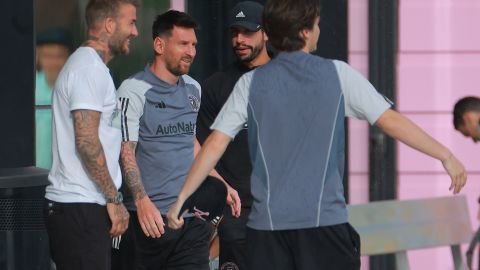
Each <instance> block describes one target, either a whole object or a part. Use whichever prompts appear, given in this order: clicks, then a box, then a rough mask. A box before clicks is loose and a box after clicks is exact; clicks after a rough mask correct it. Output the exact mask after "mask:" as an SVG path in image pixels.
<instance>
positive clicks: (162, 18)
mask: <svg viewBox="0 0 480 270" xmlns="http://www.w3.org/2000/svg"><path fill="white" fill-rule="evenodd" d="M173 26H180V27H185V28H193V29H195V30H196V29H197V28H198V25H197V22H195V20H194V19H193V18H192V17H191V16H190V15H188V14H187V13H185V12H181V11H178V10H169V11H167V12H165V13H163V14H160V15H158V16H157V18H156V19H155V21H154V22H153V26H152V38H153V39H155V38H156V37H160V36H164V37H170V36H171V35H172V29H173Z"/></svg>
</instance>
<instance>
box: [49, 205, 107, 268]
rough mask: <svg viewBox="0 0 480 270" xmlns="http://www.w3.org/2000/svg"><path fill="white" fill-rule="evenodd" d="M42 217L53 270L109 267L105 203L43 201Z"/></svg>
mask: <svg viewBox="0 0 480 270" xmlns="http://www.w3.org/2000/svg"><path fill="white" fill-rule="evenodd" d="M44 218H45V225H46V227H47V233H48V239H49V241H50V254H51V256H52V259H53V261H54V262H55V264H56V266H57V270H110V246H111V238H110V235H109V231H110V227H111V222H110V218H109V217H108V213H107V208H106V207H105V206H102V205H99V204H95V203H58V202H53V201H50V200H46V201H45V205H44Z"/></svg>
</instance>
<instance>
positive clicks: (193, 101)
mask: <svg viewBox="0 0 480 270" xmlns="http://www.w3.org/2000/svg"><path fill="white" fill-rule="evenodd" d="M188 101H189V102H190V105H191V106H192V110H194V111H196V112H198V110H199V109H200V101H198V98H197V97H196V96H194V95H188Z"/></svg>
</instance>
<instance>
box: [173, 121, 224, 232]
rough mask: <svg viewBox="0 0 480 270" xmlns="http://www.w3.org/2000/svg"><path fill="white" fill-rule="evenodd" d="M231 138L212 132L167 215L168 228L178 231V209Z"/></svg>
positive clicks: (180, 223)
mask: <svg viewBox="0 0 480 270" xmlns="http://www.w3.org/2000/svg"><path fill="white" fill-rule="evenodd" d="M230 141H231V138H230V137H229V136H227V135H226V134H224V133H222V132H220V131H218V130H215V131H213V132H212V133H211V134H210V135H209V136H208V138H207V140H206V141H205V143H204V144H203V147H202V148H201V149H200V151H199V152H198V154H197V156H196V157H195V160H194V161H193V164H192V167H191V169H190V171H189V173H188V175H187V179H186V180H185V183H184V184H183V187H182V190H181V191H180V194H179V195H178V198H177V201H176V202H175V204H174V205H173V206H172V207H171V208H170V210H169V211H168V214H167V218H168V226H169V227H170V228H172V229H178V228H180V227H182V225H183V218H182V217H179V214H180V209H181V207H182V205H183V203H184V202H185V200H186V199H187V198H188V197H189V196H190V195H192V193H193V192H195V190H197V189H198V187H199V186H200V185H201V184H202V182H203V181H204V180H205V178H206V177H207V176H208V174H209V173H210V172H211V171H212V169H213V168H214V167H215V164H217V162H218V160H219V159H220V157H221V156H222V155H223V153H224V152H225V149H226V148H227V146H228V144H229V143H230Z"/></svg>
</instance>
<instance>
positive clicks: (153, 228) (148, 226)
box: [135, 196, 165, 238]
mask: <svg viewBox="0 0 480 270" xmlns="http://www.w3.org/2000/svg"><path fill="white" fill-rule="evenodd" d="M135 205H136V206H137V217H138V223H140V227H142V231H143V233H144V234H145V235H146V236H147V237H152V238H159V237H161V236H162V234H164V233H165V228H164V227H165V223H164V222H163V218H162V216H161V215H160V211H158V209H157V207H156V206H155V204H153V203H152V201H151V200H150V198H149V197H148V196H143V197H142V198H141V199H138V200H136V201H135Z"/></svg>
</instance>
